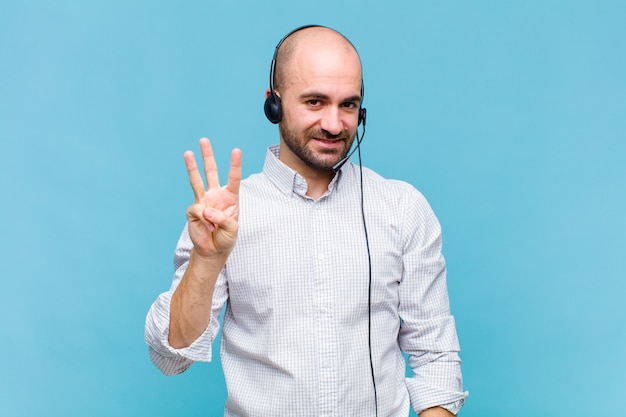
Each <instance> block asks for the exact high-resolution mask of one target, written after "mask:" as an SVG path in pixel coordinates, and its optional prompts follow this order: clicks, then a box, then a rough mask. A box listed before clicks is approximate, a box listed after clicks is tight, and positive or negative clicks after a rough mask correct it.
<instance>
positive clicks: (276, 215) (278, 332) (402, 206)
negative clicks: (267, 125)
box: [145, 26, 467, 417]
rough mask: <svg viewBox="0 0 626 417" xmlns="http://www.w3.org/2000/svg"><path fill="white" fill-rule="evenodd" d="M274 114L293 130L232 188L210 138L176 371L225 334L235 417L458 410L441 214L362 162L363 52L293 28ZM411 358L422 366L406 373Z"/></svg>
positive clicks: (170, 347) (166, 322) (165, 338)
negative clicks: (354, 151)
mask: <svg viewBox="0 0 626 417" xmlns="http://www.w3.org/2000/svg"><path fill="white" fill-rule="evenodd" d="M266 99H267V100H268V101H267V103H266V114H267V115H268V118H269V119H270V120H271V121H272V122H274V123H278V125H279V133H280V135H279V136H280V143H279V145H275V146H272V147H270V148H269V149H268V152H267V155H266V160H265V164H264V167H263V171H262V172H261V173H259V174H255V175H252V176H250V177H249V178H247V179H245V180H243V181H242V179H241V176H242V174H241V151H240V150H238V149H235V150H233V152H232V155H231V161H230V170H229V173H228V182H227V184H226V186H224V187H221V186H220V184H219V180H218V170H217V166H216V163H215V159H214V156H213V151H212V149H211V144H210V142H209V140H208V139H206V138H203V139H201V140H200V148H201V152H202V159H203V163H204V175H205V177H206V186H205V184H204V181H203V179H202V175H201V174H200V172H199V169H198V166H197V164H196V161H195V157H194V155H193V153H192V152H189V151H188V152H186V153H185V155H184V156H185V163H186V167H187V170H188V173H189V179H190V183H191V187H192V189H193V191H194V194H195V201H194V203H193V204H192V205H191V206H190V207H189V208H188V209H187V225H186V227H185V229H184V230H183V233H182V235H181V237H180V239H179V242H178V245H177V248H176V251H175V268H176V272H175V275H174V280H173V283H172V285H171V288H170V290H169V291H167V292H165V293H163V294H161V295H160V296H159V297H158V298H157V300H156V301H155V302H154V304H153V305H152V307H151V309H150V311H149V313H148V316H147V319H146V330H145V338H146V342H147V343H148V345H149V350H150V356H151V359H152V360H153V362H154V363H155V364H156V366H157V367H158V368H159V369H160V370H161V371H162V372H164V373H165V374H167V375H173V374H178V373H181V372H183V371H185V370H186V369H187V368H188V367H189V366H191V364H192V363H193V362H195V361H211V360H212V358H213V352H212V349H211V344H212V342H213V341H214V340H215V337H216V335H217V332H218V329H219V327H220V323H219V317H220V314H221V312H222V310H223V309H224V306H226V311H225V313H224V322H223V328H222V346H221V360H222V367H223V370H224V376H225V379H226V385H227V389H228V399H227V401H226V404H225V407H224V415H225V416H407V415H408V414H409V410H410V407H411V406H412V407H413V409H414V410H415V412H416V413H418V414H419V415H420V417H437V416H451V415H454V414H456V413H458V411H459V410H460V408H461V407H462V405H463V401H464V399H465V398H466V396H467V393H465V392H463V391H462V382H461V381H462V379H461V371H460V360H459V356H458V352H459V345H458V340H457V335H456V329H455V324H454V318H453V317H452V316H451V315H450V309H449V302H448V294H447V288H446V268H445V262H444V259H443V256H442V254H441V230H440V226H439V223H438V221H437V219H436V217H435V215H434V214H433V212H432V210H431V208H430V206H429V205H428V203H427V201H426V200H425V199H424V197H423V196H422V195H421V194H420V193H419V192H418V191H417V190H416V189H415V188H413V187H412V186H411V185H409V184H407V183H405V182H401V181H395V180H387V179H384V178H382V177H380V176H379V175H378V174H376V173H374V172H373V171H371V170H369V169H367V168H364V167H361V166H360V165H355V164H353V163H351V162H346V161H347V156H348V153H349V151H350V149H351V147H352V144H353V142H354V141H355V138H356V137H357V135H358V126H359V124H361V123H364V118H365V112H364V109H363V108H362V105H361V101H362V99H363V86H362V73H361V62H360V59H359V56H358V53H357V51H356V49H355V48H354V47H353V45H352V44H351V43H350V42H349V41H348V40H347V39H346V38H345V37H343V35H341V34H339V33H338V32H336V31H334V30H332V29H329V28H325V27H319V26H314V27H304V28H300V29H297V30H295V31H294V32H292V33H290V34H289V35H288V36H286V37H285V38H284V39H283V40H282V41H281V42H280V43H279V45H278V46H277V50H276V53H275V56H274V59H273V60H272V73H271V85H270V88H269V89H268V90H267V91H266ZM403 352H404V353H406V354H407V355H408V358H409V366H410V367H411V368H412V370H413V375H412V376H411V377H409V378H405V368H406V363H405V360H404V356H403Z"/></svg>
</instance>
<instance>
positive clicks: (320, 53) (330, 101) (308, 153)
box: [279, 45, 361, 171]
mask: <svg viewBox="0 0 626 417" xmlns="http://www.w3.org/2000/svg"><path fill="white" fill-rule="evenodd" d="M288 68H289V72H288V77H286V78H287V79H286V80H285V82H284V86H282V87H281V91H280V92H279V94H280V96H281V101H282V107H283V119H282V121H281V123H280V125H279V129H280V135H281V141H282V142H283V145H285V146H281V152H280V159H281V160H282V161H283V162H284V163H285V164H287V165H288V166H290V167H291V168H293V169H295V170H296V171H301V170H300V169H299V168H304V169H313V170H315V171H328V170H330V169H332V166H333V165H335V164H336V163H337V162H339V161H340V160H341V159H342V158H344V157H345V156H346V155H347V153H348V151H349V150H350V146H351V145H352V142H353V140H354V137H355V134H356V130H357V124H358V113H359V106H360V103H361V66H360V62H359V60H358V56H357V55H356V52H354V50H353V49H351V48H345V47H343V45H342V46H341V47H332V48H328V47H326V48H314V47H312V48H302V51H301V52H300V53H297V54H294V57H293V58H292V61H291V62H290V66H289V67H288Z"/></svg>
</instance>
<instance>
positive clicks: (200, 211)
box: [185, 138, 241, 256]
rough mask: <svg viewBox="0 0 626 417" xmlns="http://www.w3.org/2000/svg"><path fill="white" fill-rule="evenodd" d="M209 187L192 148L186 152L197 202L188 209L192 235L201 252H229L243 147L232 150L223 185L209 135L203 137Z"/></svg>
mask: <svg viewBox="0 0 626 417" xmlns="http://www.w3.org/2000/svg"><path fill="white" fill-rule="evenodd" d="M200 147H201V149H202V158H203V161H204V173H205V176H206V180H207V188H206V189H205V187H204V182H203V181H202V176H201V175H200V172H199V170H198V166H197V164H196V161H195V158H194V155H193V153H192V152H185V164H186V166H187V171H188V173H189V181H190V183H191V187H192V189H193V192H194V195H195V202H194V204H192V205H191V206H189V208H188V209H187V221H188V223H189V236H190V237H191V240H192V242H193V244H194V248H195V250H196V252H198V253H199V254H200V255H202V256H213V255H218V254H221V253H229V252H230V251H231V250H232V248H233V247H234V246H235V243H236V241H237V230H238V223H237V220H238V216H239V184H240V182H241V151H239V150H237V149H235V150H233V153H232V156H231V161H230V171H229V173H228V182H227V185H226V186H225V187H223V188H222V187H220V185H219V178H218V172H217V164H216V163H215V157H214V156H213V150H212V149H211V143H210V142H209V140H208V139H205V138H203V139H201V140H200Z"/></svg>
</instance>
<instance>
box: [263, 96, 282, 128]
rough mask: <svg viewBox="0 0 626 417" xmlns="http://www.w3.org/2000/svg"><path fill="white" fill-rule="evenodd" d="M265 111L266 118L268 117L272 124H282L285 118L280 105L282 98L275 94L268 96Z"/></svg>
mask: <svg viewBox="0 0 626 417" xmlns="http://www.w3.org/2000/svg"><path fill="white" fill-rule="evenodd" d="M263 109H264V110H265V117H267V119H268V120H269V121H270V122H272V123H274V124H276V123H280V121H281V120H282V118H283V109H282V105H281V103H280V97H278V96H277V95H276V94H274V93H272V94H270V95H269V96H267V98H266V99H265V105H264V106H263Z"/></svg>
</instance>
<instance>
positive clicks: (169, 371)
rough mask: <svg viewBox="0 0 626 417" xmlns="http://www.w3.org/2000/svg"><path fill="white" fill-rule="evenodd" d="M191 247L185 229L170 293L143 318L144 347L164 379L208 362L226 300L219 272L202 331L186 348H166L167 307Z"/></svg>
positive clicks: (168, 346) (181, 237) (176, 258)
mask: <svg viewBox="0 0 626 417" xmlns="http://www.w3.org/2000/svg"><path fill="white" fill-rule="evenodd" d="M192 247H193V243H192V242H191V238H190V237H189V232H188V230H187V226H185V229H184V230H183V233H182V234H181V236H180V239H179V240H178V244H177V245H176V250H175V252H174V268H175V270H176V272H175V274H174V279H173V281H172V285H171V287H170V290H169V291H167V292H164V293H163V294H161V295H159V296H158V298H157V299H156V301H155V302H154V303H153V304H152V306H151V307H150V310H149V311H148V315H147V316H146V324H145V329H144V339H145V341H146V343H147V344H148V349H149V353H150V359H151V360H152V362H153V363H154V364H155V365H156V367H157V368H159V370H161V372H163V373H164V374H166V375H176V374H180V373H182V372H184V371H185V370H187V369H188V368H189V367H190V366H191V365H192V364H193V362H196V361H198V362H210V361H211V360H212V354H213V352H212V344H213V341H214V340H215V337H216V336H217V332H218V331H219V326H220V324H219V317H220V313H221V310H222V308H223V306H224V303H225V302H226V298H227V293H228V291H227V288H226V287H227V285H226V278H225V273H224V270H222V272H221V273H220V275H219V277H218V280H217V283H216V286H215V291H214V293H213V303H212V309H211V318H210V320H209V325H208V326H207V328H206V330H205V331H204V332H203V333H202V334H201V335H200V336H199V337H198V339H196V340H195V341H194V342H193V343H192V344H191V345H190V346H188V347H186V348H182V349H175V348H173V347H172V346H171V345H170V344H169V341H168V338H169V323H170V303H171V300H172V295H173V294H174V291H175V290H176V288H177V287H178V284H179V283H180V281H181V279H182V277H183V275H184V274H185V271H186V270H187V266H188V265H189V256H190V252H191V249H192Z"/></svg>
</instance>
